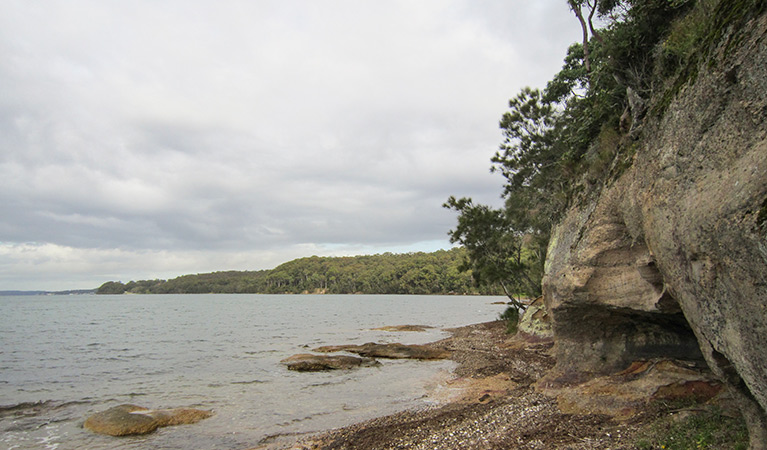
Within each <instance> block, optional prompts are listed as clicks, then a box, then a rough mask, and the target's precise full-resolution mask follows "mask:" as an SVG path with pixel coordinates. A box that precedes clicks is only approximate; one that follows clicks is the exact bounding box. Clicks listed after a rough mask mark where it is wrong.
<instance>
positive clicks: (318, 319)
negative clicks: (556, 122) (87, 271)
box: [0, 294, 503, 450]
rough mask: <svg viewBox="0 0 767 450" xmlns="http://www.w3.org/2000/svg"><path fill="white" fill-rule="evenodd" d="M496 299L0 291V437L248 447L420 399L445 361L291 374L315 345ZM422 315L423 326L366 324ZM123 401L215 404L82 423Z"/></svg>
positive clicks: (69, 443) (8, 444) (458, 312)
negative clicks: (187, 421)
mask: <svg viewBox="0 0 767 450" xmlns="http://www.w3.org/2000/svg"><path fill="white" fill-rule="evenodd" d="M497 300H499V298H496V297H457V296H383V295H382V296H355V295H343V296H333V295H322V296H314V295H279V296H276V295H242V294H241V295H227V294H207V295H151V296H144V295H119V296H66V297H60V296H40V297H0V343H2V346H0V449H8V450H10V449H20V450H24V449H41V448H47V449H60V450H68V449H82V448H88V449H96V450H98V449H147V448H153V449H155V448H157V449H245V448H249V447H253V446H254V445H256V444H257V443H258V442H259V441H260V440H261V439H263V438H265V437H266V436H270V435H275V434H290V433H301V432H309V431H317V430H322V429H326V428H331V427H337V426H343V425H346V424H350V423H353V422H356V421H359V420H361V419H365V418H370V417H374V416H378V415H383V414H387V413H390V412H393V411H396V410H401V409H405V408H409V407H416V406H418V405H422V404H424V402H426V401H427V400H425V399H424V398H423V395H424V393H425V391H426V389H427V387H428V386H429V385H430V384H433V383H434V382H435V380H437V379H438V378H439V377H440V376H444V374H445V373H447V372H448V371H449V370H451V369H452V363H451V362H449V361H432V362H418V361H391V360H382V363H383V364H382V365H381V366H380V367H373V368H361V369H357V370H350V371H333V372H323V373H297V372H291V371H288V370H286V369H285V367H284V366H282V365H281V364H280V363H279V361H280V360H281V359H283V358H286V357H288V356H290V355H292V354H295V353H304V352H307V351H308V350H310V349H311V348H313V347H317V346H321V345H333V344H346V343H357V344H359V343H364V342H372V341H376V342H403V343H408V344H417V343H426V342H431V341H434V340H437V339H440V338H442V337H445V336H447V334H446V333H445V332H443V331H441V329H442V328H446V327H455V326H460V325H466V324H470V323H477V322H484V321H489V320H493V319H495V318H497V316H498V314H499V313H500V312H501V310H502V308H503V307H502V306H499V305H492V304H491V303H492V302H493V301H497ZM403 324H422V325H430V326H433V327H435V328H434V329H432V330H429V331H427V332H422V333H414V332H399V333H391V332H385V331H374V330H372V328H376V327H381V326H385V325H403ZM121 403H134V404H138V405H141V406H145V407H148V408H172V407H196V408H201V409H211V410H213V411H214V412H215V415H214V416H213V417H212V418H210V419H207V420H204V421H203V422H200V423H198V424H194V425H188V426H178V427H168V428H163V429H160V430H158V431H157V432H155V433H152V434H150V435H147V436H141V437H126V438H113V437H107V436H99V435H95V434H92V433H90V432H88V431H86V430H84V429H83V428H82V422H83V421H84V420H85V418H86V417H87V416H88V415H90V414H92V413H94V412H98V411H101V410H104V409H107V408H109V407H112V406H115V405H118V404H121Z"/></svg>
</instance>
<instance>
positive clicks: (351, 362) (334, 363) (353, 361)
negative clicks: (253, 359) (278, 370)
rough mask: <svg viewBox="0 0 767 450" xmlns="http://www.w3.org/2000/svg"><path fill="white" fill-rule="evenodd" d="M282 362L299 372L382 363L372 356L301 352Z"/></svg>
mask: <svg viewBox="0 0 767 450" xmlns="http://www.w3.org/2000/svg"><path fill="white" fill-rule="evenodd" d="M280 362H281V363H283V364H285V365H286V366H288V369H289V370H296V371H298V372H318V371H322V370H339V369H354V368H357V367H369V366H377V365H380V363H379V362H378V361H376V360H374V359H371V358H358V357H356V356H345V355H333V356H330V355H313V354H310V353H301V354H298V355H293V356H291V357H289V358H285V359H283V360H282V361H280Z"/></svg>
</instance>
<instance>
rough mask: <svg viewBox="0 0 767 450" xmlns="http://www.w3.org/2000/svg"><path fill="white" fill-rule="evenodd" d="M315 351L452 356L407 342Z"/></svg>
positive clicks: (371, 355)
mask: <svg viewBox="0 0 767 450" xmlns="http://www.w3.org/2000/svg"><path fill="white" fill-rule="evenodd" d="M314 351H315V352H320V353H332V352H349V353H356V354H358V355H360V356H365V357H369V358H389V359H421V360H430V359H446V358H449V357H450V352H449V351H447V350H443V349H438V348H433V347H429V346H427V345H415V344H412V345H406V344H397V343H393V344H378V343H375V342H368V343H367V344H362V345H331V346H325V347H319V348H316V349H314Z"/></svg>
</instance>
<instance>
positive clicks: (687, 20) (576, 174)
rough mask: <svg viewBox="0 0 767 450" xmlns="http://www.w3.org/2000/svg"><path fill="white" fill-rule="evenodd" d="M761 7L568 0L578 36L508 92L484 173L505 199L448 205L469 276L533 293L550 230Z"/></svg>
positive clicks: (614, 168) (672, 0)
mask: <svg viewBox="0 0 767 450" xmlns="http://www.w3.org/2000/svg"><path fill="white" fill-rule="evenodd" d="M766 3H767V2H765V1H764V0H738V1H737V2H730V1H719V0H568V4H569V6H570V9H571V10H572V11H573V12H574V17H575V18H577V20H578V21H579V22H580V23H581V26H582V29H583V41H582V42H580V43H576V44H573V45H572V46H571V47H570V48H569V49H568V51H567V55H566V57H565V59H564V65H563V67H562V70H561V71H560V72H559V73H557V74H556V75H555V76H554V77H553V78H552V80H551V81H549V82H548V84H547V85H546V87H545V88H543V89H532V88H529V87H526V88H524V89H522V90H521V91H520V93H519V94H517V96H515V97H514V98H512V99H511V100H510V101H509V110H508V111H507V112H506V113H505V114H504V115H503V117H502V118H501V121H500V128H501V130H502V133H503V142H502V143H501V145H500V148H499V150H498V151H497V152H496V153H495V155H494V156H493V157H492V159H491V163H492V165H491V170H492V171H494V172H499V173H500V174H501V175H503V177H504V178H505V180H506V182H505V185H504V188H503V192H502V197H503V198H504V200H505V205H504V206H503V207H502V208H499V209H495V208H491V207H489V206H485V205H478V204H475V203H473V202H472V200H471V199H470V198H456V197H450V198H449V199H448V200H447V202H446V203H445V204H444V206H445V207H446V208H449V209H453V210H455V211H456V212H457V213H458V225H457V227H456V228H455V229H453V230H451V231H450V238H451V241H452V242H454V243H456V242H457V243H460V244H462V245H463V246H465V247H466V249H467V251H468V255H469V263H468V264H467V267H470V268H471V269H472V271H473V272H472V273H473V275H474V277H475V279H476V281H477V282H478V283H480V284H481V283H490V284H498V285H500V286H502V287H503V288H504V289H505V290H506V291H507V292H508V293H512V292H520V291H523V292H527V293H530V294H536V293H539V292H540V282H541V278H542V276H543V267H544V263H545V257H546V249H547V247H548V241H549V237H550V232H551V229H552V227H553V226H554V225H555V224H556V223H557V222H558V220H559V219H560V217H561V216H562V215H563V213H564V212H565V211H566V210H567V209H568V208H569V207H571V206H573V205H577V204H579V203H580V202H582V201H584V200H586V199H589V198H593V196H595V195H597V194H598V193H599V192H600V190H601V189H602V188H603V187H604V186H605V185H607V184H609V183H610V182H611V181H612V180H615V179H616V178H617V177H619V176H620V175H621V174H622V173H623V171H625V170H626V168H628V167H630V166H631V164H632V161H633V156H634V153H635V151H636V148H637V140H638V138H639V137H640V135H641V133H642V128H643V123H644V121H645V120H646V118H647V117H649V116H652V117H658V116H659V115H662V114H663V113H664V111H665V108H666V107H667V106H668V104H669V102H670V101H671V99H673V97H674V96H675V95H676V94H677V93H678V92H679V91H680V89H681V88H682V87H683V86H684V85H685V84H686V83H689V82H690V81H692V80H694V78H695V71H696V70H697V67H698V66H699V65H700V64H702V63H704V62H705V61H708V60H709V58H710V54H711V52H712V49H713V48H714V47H715V46H716V45H717V44H719V41H720V40H721V39H722V37H723V36H724V33H723V30H724V29H726V28H730V27H733V26H738V24H740V23H742V22H743V20H746V19H747V18H749V17H752V16H753V15H754V14H758V13H759V12H760V11H763V10H764V8H765V4H766ZM595 17H596V18H597V19H598V22H597V23H600V24H602V25H603V26H602V28H597V27H596V26H595V20H594V18H595ZM728 39H730V40H732V37H729V38H728ZM727 45H730V43H729V41H728V43H727ZM648 112H650V113H651V114H648ZM510 297H511V295H510Z"/></svg>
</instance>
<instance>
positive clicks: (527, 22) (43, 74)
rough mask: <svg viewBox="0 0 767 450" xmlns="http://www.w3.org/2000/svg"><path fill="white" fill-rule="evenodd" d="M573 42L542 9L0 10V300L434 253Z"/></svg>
mask: <svg viewBox="0 0 767 450" xmlns="http://www.w3.org/2000/svg"><path fill="white" fill-rule="evenodd" d="M578 36H579V28H578V24H577V22H576V21H575V20H574V18H571V17H570V13H569V11H568V9H567V5H566V4H565V3H564V2H561V1H542V2H528V1H508V0H481V1H466V0H456V1H450V2H444V1H442V0H425V1H419V2H412V1H406V0H401V1H393V2H374V1H359V0H354V1H351V0H328V1H327V2H314V1H309V0H287V1H283V0H281V1H263V2H261V1H260V2H249V1H237V0H228V1H225V2H200V1H183V2H182V1H167V2H159V3H158V2H155V1H136V2H129V3H128V2H117V3H115V2H100V1H95V0H93V1H89V0H70V1H56V0H54V1H51V2H46V4H45V7H42V6H40V5H37V4H35V3H33V2H23V1H16V2H15V1H8V2H5V3H4V13H3V15H2V17H0V53H1V54H3V56H4V57H3V58H0V179H2V180H3V189H2V190H0V205H2V212H3V214H2V218H1V219H0V267H2V268H3V270H7V271H8V272H7V274H6V275H4V278H0V289H5V288H7V289H17V288H35V287H36V286H33V285H34V284H35V283H36V282H37V283H39V284H43V283H47V284H48V285H54V284H56V283H57V282H58V283H64V281H63V280H65V279H67V280H78V281H79V282H81V283H95V284H98V283H97V282H101V281H104V280H105V278H107V279H108V277H111V276H121V277H125V276H128V277H133V278H138V277H141V276H153V275H151V273H156V275H154V276H167V275H168V274H169V273H173V272H174V271H175V273H176V274H179V273H186V272H189V271H204V270H217V269H224V268H238V267H234V266H233V265H239V266H240V267H239V268H251V269H252V268H265V267H272V266H274V265H275V264H276V263H279V262H281V261H285V260H287V259H291V258H294V257H297V256H307V252H310V253H311V252H316V253H321V254H343V253H348V252H360V251H364V252H376V251H388V250H392V249H396V250H418V249H425V250H426V249H432V248H433V247H435V246H439V245H442V246H447V245H448V243H447V236H446V233H447V230H448V229H449V228H451V227H452V226H453V223H454V220H455V218H454V216H453V215H452V213H451V212H450V211H447V210H444V209H443V208H442V207H441V204H442V203H443V202H444V201H445V200H446V198H447V197H448V196H449V195H468V196H472V197H474V198H476V199H477V200H479V201H483V202H499V199H498V195H499V193H500V185H501V183H502V180H501V179H499V178H498V177H497V176H492V175H490V174H489V173H488V168H489V158H490V157H491V156H492V154H493V152H494V151H495V149H496V148H497V145H498V143H499V142H500V138H501V136H500V131H499V130H498V126H497V123H498V120H499V119H500V116H501V114H502V113H503V111H504V109H505V107H506V102H507V99H508V98H509V97H511V96H513V95H514V94H516V92H517V91H518V90H519V89H520V88H521V87H523V86H524V85H526V84H533V85H536V84H537V85H541V84H542V83H545V81H546V80H547V79H548V78H549V77H550V76H551V75H553V73H554V72H555V71H556V70H558V68H559V67H560V65H561V60H562V57H563V56H564V51H565V49H566V47H567V45H568V44H569V43H570V42H571V41H574V40H577V39H578ZM440 243H441V244H440ZM66 261H70V264H69V265H67V263H66ZM22 269H23V270H22ZM153 271H154V272H153ZM131 274H135V275H131ZM140 274H144V275H140ZM35 276H37V279H36V278H35ZM86 286H87V285H86Z"/></svg>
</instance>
